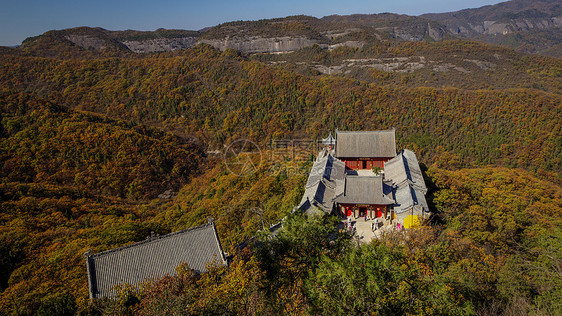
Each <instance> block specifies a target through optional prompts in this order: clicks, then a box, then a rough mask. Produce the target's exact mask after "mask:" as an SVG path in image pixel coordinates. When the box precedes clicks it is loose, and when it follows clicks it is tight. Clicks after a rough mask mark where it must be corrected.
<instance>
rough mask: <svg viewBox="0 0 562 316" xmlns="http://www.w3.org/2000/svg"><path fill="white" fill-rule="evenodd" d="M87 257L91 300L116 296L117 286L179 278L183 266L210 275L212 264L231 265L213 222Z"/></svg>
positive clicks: (86, 255) (88, 254) (87, 254)
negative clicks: (180, 266) (165, 277)
mask: <svg viewBox="0 0 562 316" xmlns="http://www.w3.org/2000/svg"><path fill="white" fill-rule="evenodd" d="M85 257H86V267H87V270H88V283H89V292H90V298H101V297H115V296H116V294H117V293H116V292H115V287H116V286H117V285H120V284H127V285H132V286H136V285H137V284H139V283H141V282H143V281H145V280H150V279H158V278H162V277H164V276H166V275H175V274H176V268H177V267H178V266H179V265H181V264H182V263H185V264H187V265H188V266H189V268H191V269H193V270H194V271H195V272H196V273H204V272H207V266H208V264H211V263H213V264H217V265H219V266H226V265H227V261H226V258H225V254H224V253H223V251H222V248H221V244H220V241H219V237H218V235H217V230H216V227H215V224H214V222H212V221H210V222H209V223H207V224H205V225H201V226H197V227H193V228H190V229H186V230H182V231H178V232H175V233H171V234H168V235H163V236H157V237H150V238H149V239H147V240H145V241H141V242H138V243H135V244H131V245H128V246H124V247H120V248H116V249H112V250H108V251H104V252H100V253H97V254H91V253H89V252H88V253H86V254H85Z"/></svg>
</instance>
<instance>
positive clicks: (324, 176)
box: [299, 151, 345, 213]
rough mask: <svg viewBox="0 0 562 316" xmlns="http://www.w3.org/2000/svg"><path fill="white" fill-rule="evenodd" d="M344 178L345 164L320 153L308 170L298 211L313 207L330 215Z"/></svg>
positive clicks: (325, 153)
mask: <svg viewBox="0 0 562 316" xmlns="http://www.w3.org/2000/svg"><path fill="white" fill-rule="evenodd" d="M344 177H345V164H344V163H343V162H342V161H340V160H338V159H336V158H334V157H333V156H332V155H330V154H329V153H327V152H325V151H323V152H322V153H320V155H318V158H317V159H316V161H315V162H314V164H313V165H312V169H311V170H310V174H309V176H308V180H307V182H306V186H305V189H304V195H303V197H302V200H301V203H300V204H299V209H300V210H301V211H303V212H306V211H308V210H309V209H311V208H312V207H314V206H315V207H318V208H319V209H321V210H322V211H324V212H326V213H331V212H332V209H333V206H334V203H333V202H334V197H335V196H336V195H337V193H338V192H339V191H342V189H341V187H342V186H343V179H344Z"/></svg>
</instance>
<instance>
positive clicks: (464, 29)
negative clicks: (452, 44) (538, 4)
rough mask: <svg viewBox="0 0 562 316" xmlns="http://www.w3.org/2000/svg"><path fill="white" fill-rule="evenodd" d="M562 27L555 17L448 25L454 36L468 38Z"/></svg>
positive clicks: (561, 21)
mask: <svg viewBox="0 0 562 316" xmlns="http://www.w3.org/2000/svg"><path fill="white" fill-rule="evenodd" d="M559 26H562V17H553V18H545V19H520V20H511V21H509V22H505V21H483V22H481V23H478V22H473V23H461V22H457V23H451V24H449V25H448V27H449V31H450V32H451V33H453V34H457V35H462V36H466V37H471V36H476V35H479V34H485V35H496V34H503V35H505V34H509V33H513V32H517V31H530V30H533V29H536V30H545V29H549V28H554V27H559Z"/></svg>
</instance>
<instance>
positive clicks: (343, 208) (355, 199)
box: [335, 175, 394, 218]
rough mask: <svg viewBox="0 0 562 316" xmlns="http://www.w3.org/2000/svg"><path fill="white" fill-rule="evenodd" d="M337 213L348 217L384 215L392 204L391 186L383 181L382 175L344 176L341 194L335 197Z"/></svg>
mask: <svg viewBox="0 0 562 316" xmlns="http://www.w3.org/2000/svg"><path fill="white" fill-rule="evenodd" d="M335 202H336V203H337V204H338V213H339V214H338V215H340V216H341V217H348V216H351V215H354V216H355V217H362V216H368V217H370V218H375V217H386V215H387V213H388V212H389V211H390V206H392V205H394V199H393V198H392V187H390V186H389V185H387V184H386V183H384V182H383V179H382V176H380V175H378V176H354V175H348V176H346V177H345V183H344V189H343V194H341V195H339V196H337V197H336V198H335Z"/></svg>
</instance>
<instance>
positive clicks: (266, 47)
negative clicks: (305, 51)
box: [198, 36, 319, 53]
mask: <svg viewBox="0 0 562 316" xmlns="http://www.w3.org/2000/svg"><path fill="white" fill-rule="evenodd" d="M318 42H319V41H318V40H314V39H310V38H306V37H304V36H299V37H289V36H284V37H259V36H252V37H230V38H228V37H227V38H225V39H204V40H201V41H199V42H198V43H206V44H209V45H211V46H213V47H215V48H217V49H220V50H225V49H228V48H232V49H235V50H238V51H241V52H245V53H278V52H291V51H295V50H298V49H301V48H303V47H307V46H312V45H314V44H317V43H318Z"/></svg>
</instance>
